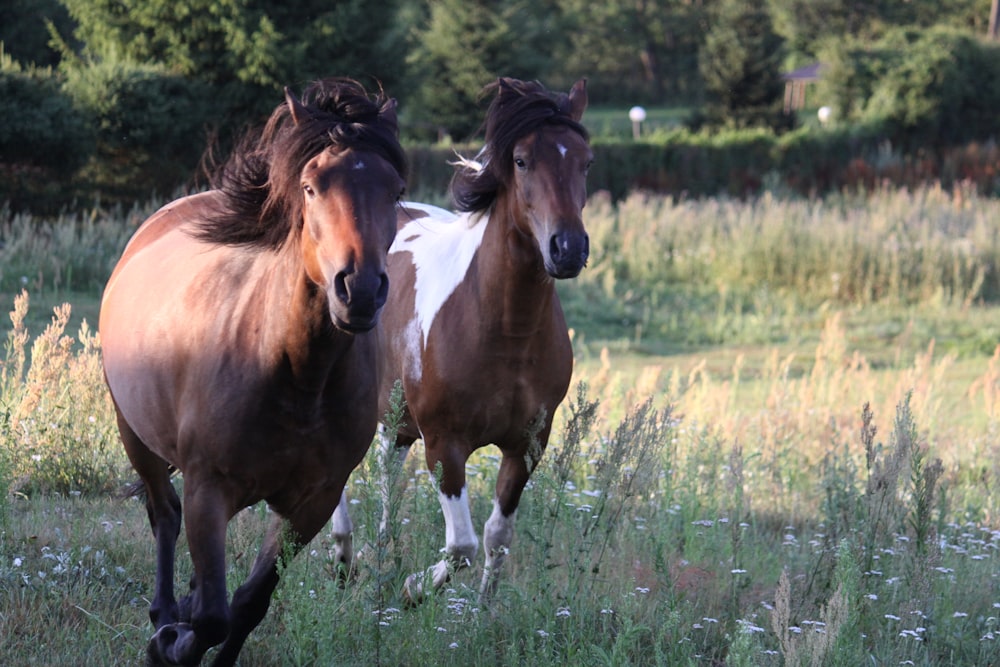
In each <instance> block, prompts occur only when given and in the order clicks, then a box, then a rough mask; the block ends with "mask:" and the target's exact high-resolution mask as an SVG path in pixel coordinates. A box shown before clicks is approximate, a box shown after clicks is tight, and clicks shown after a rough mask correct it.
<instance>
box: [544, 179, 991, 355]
mask: <svg viewBox="0 0 1000 667" xmlns="http://www.w3.org/2000/svg"><path fill="white" fill-rule="evenodd" d="M586 213H587V217H586V220H587V227H588V231H589V232H590V235H591V245H592V248H593V253H592V256H591V261H590V266H589V267H588V268H587V270H586V271H584V273H583V274H581V276H580V278H578V279H577V280H575V281H572V282H571V283H567V284H565V285H561V288H562V292H563V294H564V295H565V296H566V297H567V301H568V302H569V306H570V308H571V312H572V313H573V314H574V315H578V316H580V317H581V318H584V317H586V315H587V314H588V313H594V311H595V310H596V311H597V313H596V318H598V319H597V324H606V325H607V326H606V328H605V329H601V330H599V331H600V333H601V334H603V335H605V336H607V335H611V332H613V331H618V330H620V328H621V325H622V324H626V325H627V326H629V327H630V328H631V329H632V332H633V335H634V336H635V337H636V338H639V339H642V338H645V339H651V340H654V341H655V340H662V339H667V340H676V341H680V342H687V343H696V344H703V343H713V344H715V343H719V342H723V341H726V342H733V341H734V340H747V341H755V342H759V341H767V340H771V339H773V337H775V336H776V335H781V333H782V332H787V330H788V328H789V325H790V324H791V323H792V322H793V321H794V320H795V318H798V317H801V316H802V314H803V311H809V310H814V309H816V308H821V307H830V306H833V307H845V306H855V307H870V306H880V307H910V306H914V305H921V306H925V307H934V308H944V307H954V308H968V307H970V306H972V305H974V304H977V303H991V304H996V303H998V302H1000V231H998V227H997V225H996V220H997V218H998V216H1000V202H998V201H996V200H993V199H986V198H982V197H979V196H978V195H976V194H975V192H974V191H973V190H971V189H968V190H967V189H962V188H959V189H956V190H954V191H946V190H943V189H941V188H937V187H932V188H925V189H921V190H918V191H916V192H908V191H905V190H893V191H884V192H879V193H878V194H876V195H873V196H870V197H866V198H861V197H856V196H847V195H845V196H833V197H828V198H825V199H815V200H806V199H798V198H781V197H777V196H774V195H771V194H765V195H764V196H763V197H761V198H760V199H756V200H752V201H749V202H744V201H739V200H726V199H709V200H681V201H676V202H675V201H672V200H671V199H669V198H663V197H651V196H647V195H644V194H641V193H636V194H633V195H632V196H631V197H629V198H628V199H627V200H625V201H623V202H621V203H620V204H619V205H617V206H614V205H612V203H611V202H610V200H609V199H608V198H606V197H603V196H601V195H597V196H595V197H593V198H592V199H591V201H590V204H589V207H588V209H586ZM595 302H596V303H598V304H600V308H599V309H596V308H595ZM571 320H572V318H571ZM993 333H994V334H996V333H1000V331H998V330H996V329H995V330H994V332H993ZM994 340H995V338H994ZM990 347H992V346H990Z"/></svg>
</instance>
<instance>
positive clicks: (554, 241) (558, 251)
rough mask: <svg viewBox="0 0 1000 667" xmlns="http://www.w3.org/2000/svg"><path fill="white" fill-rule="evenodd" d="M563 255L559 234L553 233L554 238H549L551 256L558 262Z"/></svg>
mask: <svg viewBox="0 0 1000 667" xmlns="http://www.w3.org/2000/svg"><path fill="white" fill-rule="evenodd" d="M561 255H562V248H561V247H560V245H559V235H558V234H553V236H552V238H551V239H549V257H551V258H552V261H553V262H558V261H559V257H560V256H561Z"/></svg>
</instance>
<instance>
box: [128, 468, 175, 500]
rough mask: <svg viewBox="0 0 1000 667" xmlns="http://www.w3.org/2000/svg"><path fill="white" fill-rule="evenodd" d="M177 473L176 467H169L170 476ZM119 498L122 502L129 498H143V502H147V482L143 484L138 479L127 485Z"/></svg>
mask: <svg viewBox="0 0 1000 667" xmlns="http://www.w3.org/2000/svg"><path fill="white" fill-rule="evenodd" d="M176 472H177V468H176V467H174V466H168V467H167V474H168V475H173V474H174V473H176ZM119 498H121V499H122V500H127V499H129V498H142V499H143V500H145V499H146V484H145V482H143V481H142V480H141V479H137V480H135V481H134V482H132V483H131V484H128V485H126V486H125V488H124V489H122V492H121V494H120V495H119Z"/></svg>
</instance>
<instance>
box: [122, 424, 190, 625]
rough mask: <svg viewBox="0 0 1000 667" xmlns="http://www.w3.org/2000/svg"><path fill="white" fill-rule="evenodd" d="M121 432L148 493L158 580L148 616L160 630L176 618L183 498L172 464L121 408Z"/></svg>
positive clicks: (146, 494) (147, 507) (127, 450)
mask: <svg viewBox="0 0 1000 667" xmlns="http://www.w3.org/2000/svg"><path fill="white" fill-rule="evenodd" d="M115 411H116V413H117V415H118V432H119V434H120V435H121V441H122V444H123V445H124V446H125V453H126V454H128V458H129V461H131V462H132V467H133V468H134V469H135V471H136V472H137V473H138V474H139V477H140V479H141V480H142V484H143V487H144V491H145V496H146V513H147V514H148V515H149V525H150V527H151V528H152V529H153V537H154V538H155V539H156V584H155V586H154V589H153V601H152V603H151V604H150V605H149V618H150V620H151V621H152V622H153V627H154V628H156V629H157V630H158V629H160V628H161V627H163V626H164V625H168V624H170V623H174V622H176V621H177V600H176V598H174V550H175V547H176V545H177V536H178V535H180V531H181V501H180V499H179V498H178V497H177V492H176V491H175V490H174V486H173V484H171V482H170V466H169V465H168V464H167V462H166V461H164V460H163V459H161V458H160V457H159V456H157V455H156V454H154V453H153V452H152V451H150V450H149V448H147V447H146V445H144V444H143V443H142V441H141V440H139V436H137V435H136V434H135V432H134V431H133V430H132V428H131V427H130V426H129V425H128V423H127V422H126V421H125V418H124V417H122V416H121V413H119V412H118V408H117V406H115Z"/></svg>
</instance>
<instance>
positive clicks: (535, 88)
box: [451, 79, 588, 212]
mask: <svg viewBox="0 0 1000 667" xmlns="http://www.w3.org/2000/svg"><path fill="white" fill-rule="evenodd" d="M494 91H496V97H494V98H493V101H492V102H491V103H490V107H489V109H488V110H487V112H486V120H485V122H484V123H483V125H484V127H485V129H486V135H485V138H484V141H485V145H484V146H483V150H482V152H480V154H479V155H478V156H477V157H476V160H477V161H478V162H479V163H480V164H481V165H482V169H478V170H477V169H475V168H472V167H470V166H469V165H468V164H464V163H460V164H459V165H458V166H457V169H456V170H455V175H454V176H453V177H452V180H451V193H452V198H453V199H454V201H455V207H456V208H457V209H458V210H459V211H467V212H479V211H485V210H487V209H488V208H489V207H490V206H492V205H493V202H494V201H495V200H496V198H497V194H498V192H499V191H500V189H501V188H502V187H503V186H505V185H506V184H507V183H508V181H509V180H510V178H511V176H512V174H513V169H514V155H513V152H514V145H515V144H516V143H517V142H518V141H519V140H520V139H522V138H523V137H525V136H527V135H528V134H530V133H532V132H534V131H536V130H538V129H539V128H541V127H542V126H544V125H563V126H565V127H568V128H570V129H572V130H573V131H575V132H577V133H579V134H580V136H582V137H583V138H584V139H588V134H587V130H586V128H584V127H583V125H581V124H580V123H579V122H577V121H575V120H573V118H572V117H571V116H570V103H569V96H568V95H566V94H565V93H554V92H550V91H549V90H547V89H546V88H545V86H543V85H542V84H541V83H539V82H537V81H518V80H516V79H502V80H498V81H496V82H495V83H492V84H490V85H489V86H487V87H486V88H484V89H483V95H484V96H486V95H489V94H490V93H492V92H494Z"/></svg>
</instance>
